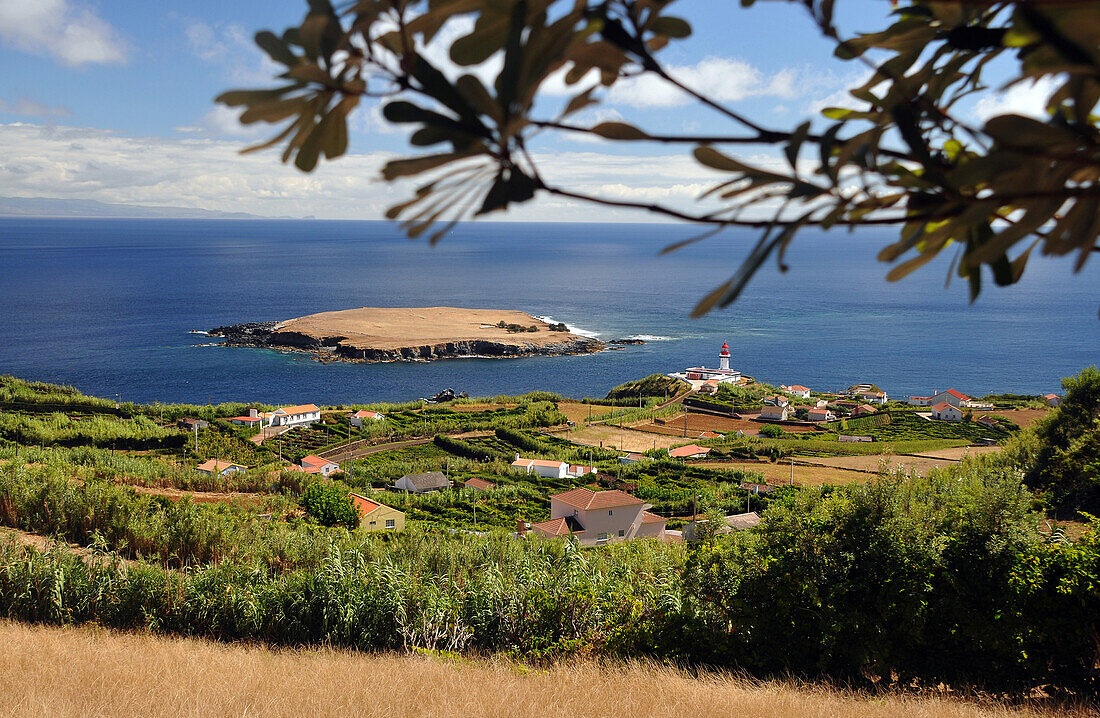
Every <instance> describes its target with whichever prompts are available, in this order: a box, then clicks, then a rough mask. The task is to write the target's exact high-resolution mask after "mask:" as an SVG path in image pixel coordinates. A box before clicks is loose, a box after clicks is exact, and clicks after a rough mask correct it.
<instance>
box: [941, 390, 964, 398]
mask: <svg viewBox="0 0 1100 718" xmlns="http://www.w3.org/2000/svg"><path fill="white" fill-rule="evenodd" d="M940 393H941V394H950V395H951V396H953V397H955V398H956V399H961V400H962V401H970V397H969V396H967V395H966V394H963V393H962V392H960V391H955V390H954V389H948V390H947V391H941V392H940Z"/></svg>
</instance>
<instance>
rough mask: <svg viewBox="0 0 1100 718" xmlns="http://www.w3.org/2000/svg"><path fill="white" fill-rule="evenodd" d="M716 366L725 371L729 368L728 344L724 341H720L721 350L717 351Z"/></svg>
mask: <svg viewBox="0 0 1100 718" xmlns="http://www.w3.org/2000/svg"><path fill="white" fill-rule="evenodd" d="M718 368H719V369H725V370H726V371H729V368H730V345H729V344H727V343H726V342H722V351H720V352H718Z"/></svg>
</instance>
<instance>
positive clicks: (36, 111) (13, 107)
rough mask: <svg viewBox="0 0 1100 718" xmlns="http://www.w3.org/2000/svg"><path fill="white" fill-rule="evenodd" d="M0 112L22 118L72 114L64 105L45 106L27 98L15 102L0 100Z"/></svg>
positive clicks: (67, 115)
mask: <svg viewBox="0 0 1100 718" xmlns="http://www.w3.org/2000/svg"><path fill="white" fill-rule="evenodd" d="M0 112H6V113H8V114H11V115H22V116H23V117H69V116H71V115H72V114H73V111H72V110H70V109H69V108H68V107H65V106H64V105H47V104H46V103H44V102H39V101H38V100H32V99H30V98H29V97H21V98H19V99H18V100H16V101H15V102H8V101H7V100H4V99H0Z"/></svg>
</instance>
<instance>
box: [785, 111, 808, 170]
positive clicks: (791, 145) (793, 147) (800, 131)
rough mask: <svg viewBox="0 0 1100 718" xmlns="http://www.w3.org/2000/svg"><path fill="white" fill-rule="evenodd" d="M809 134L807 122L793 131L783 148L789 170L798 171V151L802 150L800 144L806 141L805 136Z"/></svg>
mask: <svg viewBox="0 0 1100 718" xmlns="http://www.w3.org/2000/svg"><path fill="white" fill-rule="evenodd" d="M809 133H810V122H809V120H807V121H806V122H803V123H802V124H801V125H799V126H798V127H797V128H795V131H794V132H792V133H791V139H790V141H788V142H787V146H786V147H784V148H783V153H784V154H785V155H786V156H787V162H788V163H789V164H790V165H791V169H792V170H794V171H796V172H797V171H798V167H797V165H798V151H799V150H800V149H802V143H803V142H805V141H806V136H807V135H808V134H809Z"/></svg>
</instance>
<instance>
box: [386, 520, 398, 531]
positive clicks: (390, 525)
mask: <svg viewBox="0 0 1100 718" xmlns="http://www.w3.org/2000/svg"><path fill="white" fill-rule="evenodd" d="M386 528H388V529H392V528H396V524H395V523H394V520H393V519H386Z"/></svg>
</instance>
